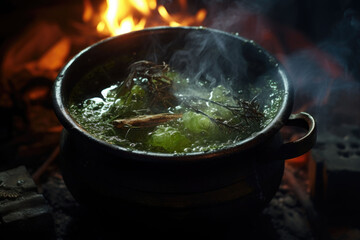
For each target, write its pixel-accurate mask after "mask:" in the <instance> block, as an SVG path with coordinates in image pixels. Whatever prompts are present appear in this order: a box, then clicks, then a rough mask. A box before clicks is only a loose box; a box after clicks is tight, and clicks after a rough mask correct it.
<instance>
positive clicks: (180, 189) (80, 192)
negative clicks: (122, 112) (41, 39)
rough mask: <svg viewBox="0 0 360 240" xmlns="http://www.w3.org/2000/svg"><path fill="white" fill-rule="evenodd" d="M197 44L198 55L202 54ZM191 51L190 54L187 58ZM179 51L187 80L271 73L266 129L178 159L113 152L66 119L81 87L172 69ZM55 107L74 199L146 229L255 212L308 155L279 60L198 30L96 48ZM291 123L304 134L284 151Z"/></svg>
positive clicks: (235, 39) (153, 32) (76, 68)
mask: <svg viewBox="0 0 360 240" xmlns="http://www.w3.org/2000/svg"><path fill="white" fill-rule="evenodd" d="M200 43H204V44H205V47H206V48H205V47H204V49H200V48H202V47H203V45H202V44H200ZM197 44H198V45H197ZM189 45H191V46H198V47H197V48H196V49H195V50H190V51H186V49H187V48H188V46H189ZM184 50H185V51H184ZM179 51H180V52H181V51H182V52H181V53H183V54H185V53H186V54H189V53H190V56H188V58H186V57H185V58H186V59H187V60H186V61H182V60H181V61H180V63H178V67H179V68H184V69H185V68H186V69H188V70H189V71H190V72H191V71H193V72H194V71H195V70H196V69H197V68H198V67H199V66H200V65H201V64H203V63H205V62H206V61H209V62H210V67H207V68H206V69H207V71H208V72H210V73H211V74H212V75H213V77H214V78H217V77H219V78H221V76H220V75H221V74H223V72H230V73H231V74H239V75H242V76H243V79H248V81H255V80H254V79H257V78H258V77H259V76H261V75H263V74H268V75H269V74H270V75H271V77H272V78H273V79H276V81H277V82H278V83H279V86H280V88H281V89H282V90H283V92H284V93H285V95H284V98H283V102H282V104H281V107H280V110H279V112H278V114H277V115H276V117H275V118H274V119H273V120H272V122H271V123H270V124H269V125H268V126H267V127H266V128H264V129H263V130H261V131H260V132H257V133H254V134H253V135H252V136H250V137H249V138H247V139H245V140H243V141H241V142H239V143H237V144H235V145H233V146H229V147H228V148H225V149H221V150H218V151H213V152H199V153H189V154H181V155H179V154H164V153H153V152H142V151H132V150H128V149H124V148H122V147H119V146H115V145H111V144H109V143H106V142H104V141H101V140H99V139H96V138H94V137H93V136H92V135H90V134H89V133H87V132H86V131H85V130H84V129H83V128H82V127H81V126H80V125H79V124H78V123H77V122H76V121H75V120H74V119H73V118H72V117H71V116H70V114H69V112H68V110H67V107H68V104H69V98H70V93H71V91H72V89H73V88H74V86H75V85H76V84H77V83H78V82H79V81H83V82H85V83H86V84H84V85H83V87H82V88H83V90H84V91H83V93H82V94H84V96H90V95H91V94H93V93H94V92H95V91H96V90H99V89H102V87H105V86H109V84H111V81H113V79H114V78H115V76H117V77H118V76H119V75H124V76H125V74H126V73H127V66H128V65H129V64H130V63H131V62H133V61H137V60H143V59H147V60H151V61H155V62H159V63H161V62H162V61H165V62H170V64H171V63H173V64H175V65H176V64H177V63H176V59H175V61H174V55H173V53H175V52H179ZM186 54H185V55H186ZM192 54H193V55H192ZM187 61H188V62H187ZM211 61H216V62H219V63H220V64H219V66H220V67H219V66H217V67H215V66H213V65H212V63H211ZM197 64H198V65H197ZM189 66H191V67H190V68H188V67H189ZM236 66H237V68H236ZM239 66H240V67H239ZM234 85H236V82H234ZM53 101H54V106H55V113H56V115H57V117H58V118H59V120H60V122H61V123H62V124H63V126H64V131H63V135H62V139H61V154H62V171H63V176H64V180H65V183H66V184H67V187H68V188H69V190H70V191H71V193H72V194H73V196H74V197H75V198H76V199H77V200H78V201H79V202H80V203H82V204H84V205H86V206H89V207H91V208H92V209H97V210H101V211H106V212H112V211H114V212H119V211H121V212H122V214H123V215H124V214H125V215H126V213H127V216H136V218H137V216H138V215H141V219H142V220H144V221H151V222H152V221H153V219H154V217H155V216H157V217H158V218H161V219H163V220H166V221H168V220H174V219H177V220H188V219H199V218H201V219H215V218H216V219H228V218H230V217H232V216H239V215H240V216H241V215H242V214H247V213H253V212H255V211H258V210H261V209H262V208H263V207H264V206H265V205H266V204H267V203H268V202H269V201H270V200H271V198H272V197H273V196H274V194H275V192H276V190H277V189H278V187H279V184H280V181H281V178H282V175H283V171H284V160H286V159H289V158H293V157H297V156H300V155H301V154H304V153H306V152H307V151H309V150H310V149H311V147H312V146H313V145H314V144H315V141H316V130H315V122H314V119H313V118H312V117H311V116H310V115H309V114H307V113H298V114H291V111H292V105H293V90H292V86H291V84H290V82H289V79H288V76H287V74H286V72H285V71H284V69H283V67H282V66H281V65H280V64H279V63H278V61H277V60H276V59H275V58H274V57H273V56H271V55H270V54H269V53H267V52H266V51H265V50H264V49H262V48H261V47H260V46H258V45H257V44H255V43H254V42H253V41H249V40H246V39H244V38H242V37H240V36H237V35H234V34H229V33H225V32H222V31H218V30H214V29H209V28H203V27H177V28H170V27H159V28H149V29H145V30H141V31H136V32H131V33H128V34H124V35H121V36H116V37H112V38H108V39H105V40H103V41H101V42H99V43H96V44H94V45H92V46H90V47H88V48H86V49H85V50H83V51H82V52H80V53H79V54H78V55H76V56H75V57H74V58H73V59H72V60H71V61H70V62H69V63H68V64H67V65H66V66H65V67H64V68H63V70H62V71H61V72H60V74H59V75H58V77H57V79H56V81H55V84H54V94H53ZM289 125H293V126H297V127H301V128H305V129H307V134H306V135H305V136H304V137H302V138H301V139H299V140H297V141H294V142H289V143H283V141H282V139H281V137H280V134H279V131H280V129H281V128H282V127H283V126H289Z"/></svg>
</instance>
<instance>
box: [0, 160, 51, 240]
mask: <svg viewBox="0 0 360 240" xmlns="http://www.w3.org/2000/svg"><path fill="white" fill-rule="evenodd" d="M53 229H54V227H53V219H52V215H51V210H50V207H49V206H48V204H47V202H46V200H45V198H44V197H43V195H42V194H39V193H37V187H36V185H35V183H34V181H33V180H32V178H31V176H30V175H29V173H28V172H27V170H26V168H25V167H24V166H20V167H17V168H14V169H10V170H7V171H4V172H0V232H2V233H4V234H8V235H9V236H13V237H14V236H17V237H19V236H36V237H38V235H41V236H42V237H45V236H46V237H49V236H50V235H52V232H53Z"/></svg>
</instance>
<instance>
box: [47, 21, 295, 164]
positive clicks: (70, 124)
mask: <svg viewBox="0 0 360 240" xmlns="http://www.w3.org/2000/svg"><path fill="white" fill-rule="evenodd" d="M168 31H184V32H187V31H188V32H190V31H207V32H212V33H215V34H221V35H224V36H228V37H232V38H237V39H239V40H240V41H241V42H246V43H251V45H253V46H254V47H255V48H256V49H257V50H258V52H259V53H261V54H263V55H264V57H265V58H267V59H271V61H273V62H274V63H275V64H276V69H277V72H278V74H279V76H280V79H281V80H282V83H283V87H284V97H283V101H282V104H281V106H280V109H279V111H278V113H277V114H276V116H275V117H274V118H273V119H272V121H271V122H270V123H269V124H268V125H267V126H266V127H265V128H263V129H262V130H261V131H259V132H256V133H254V134H253V135H251V136H249V137H248V138H246V139H244V140H241V141H239V142H237V143H236V144H233V145H229V146H228V147H224V148H222V149H218V150H214V151H208V152H194V153H181V154H179V153H158V152H147V151H139V150H130V149H127V148H124V147H121V146H117V145H114V144H110V143H107V142H105V141H103V140H100V139H97V138H96V137H94V136H93V135H91V134H90V133H88V132H87V131H86V130H85V129H84V128H82V127H81V126H80V124H78V123H77V122H76V121H75V120H74V119H73V118H72V117H71V116H70V113H69V112H68V110H67V107H66V104H65V99H64V97H63V92H64V88H63V81H64V79H66V77H67V72H68V70H69V69H70V68H72V66H73V63H74V62H76V61H78V60H79V58H81V56H83V55H84V54H87V53H88V52H89V51H92V49H94V48H98V47H101V45H102V44H104V43H107V42H110V41H114V39H117V38H126V37H129V36H131V37H134V36H142V35H144V34H145V35H146V34H154V33H162V32H168ZM52 96H53V105H54V111H55V114H56V115H57V117H58V119H59V121H60V122H61V123H62V125H63V126H64V128H65V129H66V130H67V131H69V133H71V134H76V135H79V136H81V137H83V139H85V140H86V141H89V142H90V143H92V145H94V144H95V146H98V147H99V148H101V149H103V150H105V151H106V152H109V153H111V154H114V155H118V156H121V157H122V158H126V159H131V160H135V161H140V162H149V161H151V162H161V163H168V164H171V163H193V162H194V161H196V162H199V161H209V159H216V158H218V157H221V158H224V159H226V156H229V155H232V154H236V153H239V152H245V151H248V150H251V149H254V148H256V147H257V146H259V145H261V144H262V143H264V142H266V141H267V140H269V139H271V138H272V137H273V136H274V135H275V134H276V133H278V132H279V130H280V128H281V127H283V126H284V125H285V123H286V122H287V120H288V118H289V116H290V114H291V111H292V107H293V86H292V84H291V82H290V81H289V78H288V75H287V73H286V71H285V69H284V67H283V66H282V65H281V64H280V63H279V61H278V60H277V59H276V58H275V57H274V56H273V55H271V54H270V53H269V52H268V51H266V50H265V49H263V48H262V47H261V46H259V45H258V44H256V43H255V42H254V41H253V40H248V39H246V38H243V37H241V36H239V35H237V34H231V33H227V32H224V31H221V30H217V29H212V28H206V27H153V28H146V29H143V30H139V31H133V32H130V33H126V34H123V35H118V36H114V37H109V38H106V39H104V40H101V41H99V42H97V43H95V44H93V45H90V46H89V47H87V48H85V49H84V50H82V51H80V52H79V53H78V54H77V55H75V56H74V57H73V58H72V59H71V60H70V61H69V62H68V63H67V64H66V65H65V66H64V67H63V69H62V70H61V71H60V73H59V74H58V76H57V78H56V80H55V83H54V86H53V95H52Z"/></svg>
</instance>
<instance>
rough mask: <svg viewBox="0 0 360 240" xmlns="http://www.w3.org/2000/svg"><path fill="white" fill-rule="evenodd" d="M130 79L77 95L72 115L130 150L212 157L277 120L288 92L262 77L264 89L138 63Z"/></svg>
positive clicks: (92, 131) (76, 90) (95, 132)
mask: <svg viewBox="0 0 360 240" xmlns="http://www.w3.org/2000/svg"><path fill="white" fill-rule="evenodd" d="M129 72H130V73H129V75H128V76H127V77H125V78H124V79H120V80H119V81H118V82H114V83H112V84H110V85H108V86H106V87H105V88H103V89H101V90H99V91H98V92H97V93H96V96H92V97H86V98H81V97H79V96H78V95H79V87H75V88H74V90H73V91H72V93H71V98H70V99H71V100H70V105H69V112H70V114H71V116H72V117H73V118H74V119H75V120H76V121H77V122H78V123H79V124H80V125H81V126H82V127H83V128H84V129H85V130H86V131H88V132H89V133H90V134H92V135H93V136H95V137H96V138H98V139H101V140H103V141H106V142H108V143H111V144H115V145H119V146H121V147H124V148H126V149H129V150H140V151H147V152H161V153H180V154H181V153H193V152H207V151H214V150H219V149H222V148H225V147H227V146H231V145H234V144H236V143H238V142H240V141H241V140H244V139H246V138H248V137H249V136H251V135H252V134H254V133H256V132H258V131H260V130H261V129H263V128H264V127H266V126H267V125H268V124H269V123H270V122H271V120H272V119H273V118H274V117H275V116H276V114H277V112H278V110H279V109H280V106H281V103H282V101H283V96H284V92H283V90H281V89H280V87H279V86H278V83H277V81H275V80H274V79H272V77H271V76H270V75H269V76H262V77H261V78H262V81H261V85H259V84H258V83H257V84H255V81H254V82H250V83H243V84H241V87H238V88H236V89H234V88H233V87H232V85H231V84H228V83H231V82H233V81H235V80H234V79H231V78H226V79H227V81H223V82H222V83H221V82H220V83H216V84H214V83H213V82H209V81H207V80H198V81H192V78H191V76H183V74H181V73H180V72H178V71H174V70H172V69H171V68H170V67H169V66H168V65H167V64H165V63H162V64H155V63H153V62H150V61H145V60H143V61H137V62H134V63H133V64H131V65H130V67H129Z"/></svg>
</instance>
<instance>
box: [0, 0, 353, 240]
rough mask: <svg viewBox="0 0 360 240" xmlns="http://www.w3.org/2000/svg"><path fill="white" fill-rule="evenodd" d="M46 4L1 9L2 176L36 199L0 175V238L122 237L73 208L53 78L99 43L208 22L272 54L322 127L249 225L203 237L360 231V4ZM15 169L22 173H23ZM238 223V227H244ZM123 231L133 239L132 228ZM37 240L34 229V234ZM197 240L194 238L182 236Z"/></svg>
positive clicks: (300, 107) (302, 106)
mask: <svg viewBox="0 0 360 240" xmlns="http://www.w3.org/2000/svg"><path fill="white" fill-rule="evenodd" d="M43 4H44V1H38V0H36V1H32V2H31V3H30V2H29V3H27V2H26V1H16V2H14V1H10V0H5V1H4V3H2V8H1V10H0V11H1V15H0V20H2V22H4V23H10V22H11V23H13V24H7V25H6V26H4V29H3V31H2V32H1V33H0V36H1V40H0V44H1V48H0V53H1V58H0V60H1V70H0V114H1V119H0V156H1V157H0V177H1V176H8V175H9V174H10V175H12V178H14V179H17V180H18V178H17V176H19V177H23V178H24V179H25V180H26V182H27V183H31V181H30V180H29V176H28V173H27V171H28V172H29V173H30V175H31V176H32V178H33V179H34V181H35V183H36V184H37V187H38V189H37V190H38V191H39V193H37V192H36V187H35V185H34V184H33V183H31V184H30V185H31V186H30V187H29V188H26V186H25V187H24V186H23V183H22V181H20V180H21V179H20V180H19V182H18V183H17V182H16V181H17V180H16V181H15V182H12V183H11V184H10V183H8V182H5V181H4V180H2V179H0V231H2V230H6V233H9V235H10V236H14V233H16V232H17V231H19V229H22V228H23V227H25V228H26V230H27V231H28V230H30V231H29V232H30V234H31V228H34V226H36V227H35V228H37V229H45V228H51V231H52V230H54V234H55V235H56V236H55V238H58V239H62V238H67V237H68V238H71V237H72V238H79V236H80V237H83V236H85V237H94V236H96V237H98V238H104V237H106V236H107V234H108V233H110V232H111V233H114V232H116V233H119V231H120V232H121V231H125V230H126V229H124V228H121V229H120V230H117V228H118V226H116V227H115V226H114V225H113V224H112V225H111V224H110V223H109V222H111V221H110V218H108V220H105V221H104V222H106V223H105V224H101V223H99V222H102V221H100V220H103V219H104V216H101V215H100V216H98V218H97V219H98V220H95V221H93V218H90V217H89V216H93V215H92V212H90V211H88V210H87V209H83V208H82V207H80V206H79V204H78V203H77V202H76V201H75V200H74V199H73V198H72V196H71V194H70V193H69V192H68V190H67V188H66V186H65V185H64V182H63V180H62V175H61V172H60V171H59V167H58V165H59V162H58V160H59V152H60V147H59V139H60V134H61V131H62V129H63V128H62V126H61V125H60V123H59V122H58V120H57V118H56V117H55V115H54V113H53V109H52V105H51V87H52V84H53V81H54V79H55V78H56V76H57V75H58V73H59V70H60V69H61V68H62V67H63V66H64V64H65V63H66V62H67V61H69V60H70V59H71V58H72V56H74V55H75V54H76V53H78V52H79V51H81V50H82V49H84V48H86V47H88V46H89V45H91V44H93V43H95V42H98V41H99V40H102V39H104V38H106V37H110V36H115V35H118V34H124V33H127V32H130V31H134V30H140V29H143V28H148V27H153V26H185V25H186V26H200V25H204V26H207V27H211V28H216V29H220V30H224V31H228V32H231V33H234V34H238V35H240V36H243V37H245V38H248V39H252V40H254V41H255V42H257V43H258V44H260V45H261V46H263V47H264V48H265V49H266V50H268V51H269V52H270V53H271V54H273V55H274V56H276V57H277V58H278V59H279V60H280V61H281V62H282V64H283V65H284V66H285V67H286V69H287V71H288V73H289V74H290V76H291V77H292V82H293V83H294V88H295V89H296V98H295V106H294V112H298V111H304V110H306V111H308V112H310V113H311V114H312V115H314V116H315V118H316V119H317V120H318V123H319V124H318V125H319V130H320V133H319V135H320V136H319V143H318V145H317V147H316V148H315V149H314V150H313V151H312V152H311V153H307V154H305V155H303V156H301V157H299V158H296V159H292V160H290V161H288V163H287V164H286V166H285V174H284V178H283V180H282V183H281V185H280V188H279V190H278V191H277V193H276V194H275V197H274V199H273V200H272V201H271V202H270V203H269V205H268V206H267V207H266V208H265V209H264V211H263V212H262V213H260V214H259V215H256V214H255V215H256V216H252V217H251V218H249V219H250V220H249V221H248V222H247V223H244V222H241V221H239V222H232V223H229V224H228V225H227V226H226V227H224V228H214V231H213V232H211V233H209V232H207V233H208V234H207V236H206V237H214V236H216V237H218V238H219V239H221V238H224V235H227V236H228V237H237V236H241V237H242V236H244V235H249V236H251V237H254V238H262V239H264V238H270V239H326V238H327V237H328V236H329V235H331V237H332V238H333V239H344V238H345V239H356V238H357V237H358V236H359V235H360V223H359V220H358V219H356V218H353V217H351V215H352V214H353V213H354V212H356V213H357V212H360V210H359V206H358V201H359V196H358V195H359V194H358V192H359V191H358V187H357V185H356V183H357V181H359V166H358V163H359V145H360V144H359V126H360V122H359V119H360V111H359V109H358V106H359V105H360V86H359V85H360V84H359V82H360V80H359V78H360V74H359V70H358V65H359V62H360V61H359V57H358V56H359V53H358V51H359V50H358V49H360V48H359V46H358V44H359V43H358V37H359V36H360V31H359V26H360V25H359V23H360V20H359V19H360V18H359V16H360V12H359V10H360V8H359V4H358V3H357V2H356V1H355V0H349V1H342V2H341V1H336V0H331V1H320V0H319V1H311V0H305V1H298V0H293V1H286V3H285V2H283V3H282V2H281V1H260V0H256V1H248V0H243V1H235V0H234V1H230V0H222V1H191V2H190V1H186V0H173V1H155V0H148V1H145V0H121V1H112V0H108V1H105V0H83V1H53V2H51V3H50V2H49V3H47V4H46V5H43ZM345 124H346V125H345ZM301 134H302V133H296V134H295V136H301ZM291 136H294V132H293V130H291V131H290V130H284V131H283V137H284V139H286V140H291V141H293V140H294V139H291ZM23 165H25V166H26V168H27V169H25V168H24V167H19V166H23ZM257 177H260V178H261V176H257ZM6 178H7V177H6ZM24 179H23V180H24ZM6 181H7V180H6ZM353 193H354V194H353ZM21 195H24V197H19V196H21ZM43 197H45V198H46V201H44V199H43ZM12 201H13V202H14V204H15V205H14V206H18V207H17V208H16V209H18V210H16V211H19V213H21V214H22V215H21V214H20V215H18V217H19V218H14V216H15V215H16V214H15V213H16V212H15V208H14V207H13V205H12V203H11V202H12ZM49 207H50V208H51V209H52V213H51V212H50V211H49ZM29 209H30V210H31V211H33V213H34V212H35V210H36V209H40V210H41V211H42V212H41V211H40V214H37V213H36V214H35V213H34V215H32V217H33V219H35V220H36V219H40V220H42V221H32V220H31V218H26V217H25V215H26V214H25V213H26V212H27V211H28V210H29ZM34 209H35V210H34ZM10 215H11V216H12V217H13V218H9V216H10ZM50 215H51V216H50ZM353 215H354V214H353ZM11 216H10V217H11ZM49 217H52V218H53V220H54V223H55V224H54V225H53V224H52V222H51V221H48V220H49ZM117 217H120V216H117ZM44 219H45V220H44ZM89 219H91V221H90V220H89ZM251 221H253V222H254V223H252V222H251ZM123 222H126V220H124V221H123ZM108 223H109V224H108ZM326 223H329V224H328V225H327V224H326ZM38 224H40V226H39V225H38ZM107 224H108V225H107ZM25 225H26V226H25ZM239 225H241V226H243V228H241V229H240V230H239ZM89 226H91V227H90V228H91V229H89ZM44 231H45V230H44ZM128 231H130V232H131V233H133V234H134V232H141V231H139V229H138V228H136V229H134V227H133V226H132V227H131V226H130V227H129V230H128ZM151 231H154V230H153V229H152V230H151ZM151 231H150V230H149V232H147V231H144V232H146V233H153V232H151ZM46 232H47V230H46ZM195 232H196V233H198V235H199V231H195ZM214 232H215V233H216V234H215V233H214ZM239 232H241V233H239ZM42 233H43V232H41V231H40V232H39V231H35V235H38V236H39V235H41V234H42ZM157 233H158V232H156V233H153V234H157ZM212 233H214V235H212ZM47 234H49V233H48V232H47ZM51 234H52V233H51ZM167 234H174V233H173V232H170V233H168V232H167ZM139 235H141V234H140V233H139ZM164 235H166V234H164ZM180 235H181V234H180ZM198 235H196V234H195V235H193V232H192V233H183V234H182V236H179V237H183V238H184V237H187V238H189V236H198ZM200 235H201V234H200ZM15 236H17V235H15ZM109 236H110V235H109ZM142 237H144V236H142ZM200 237H201V236H200ZM164 238H165V236H164Z"/></svg>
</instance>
